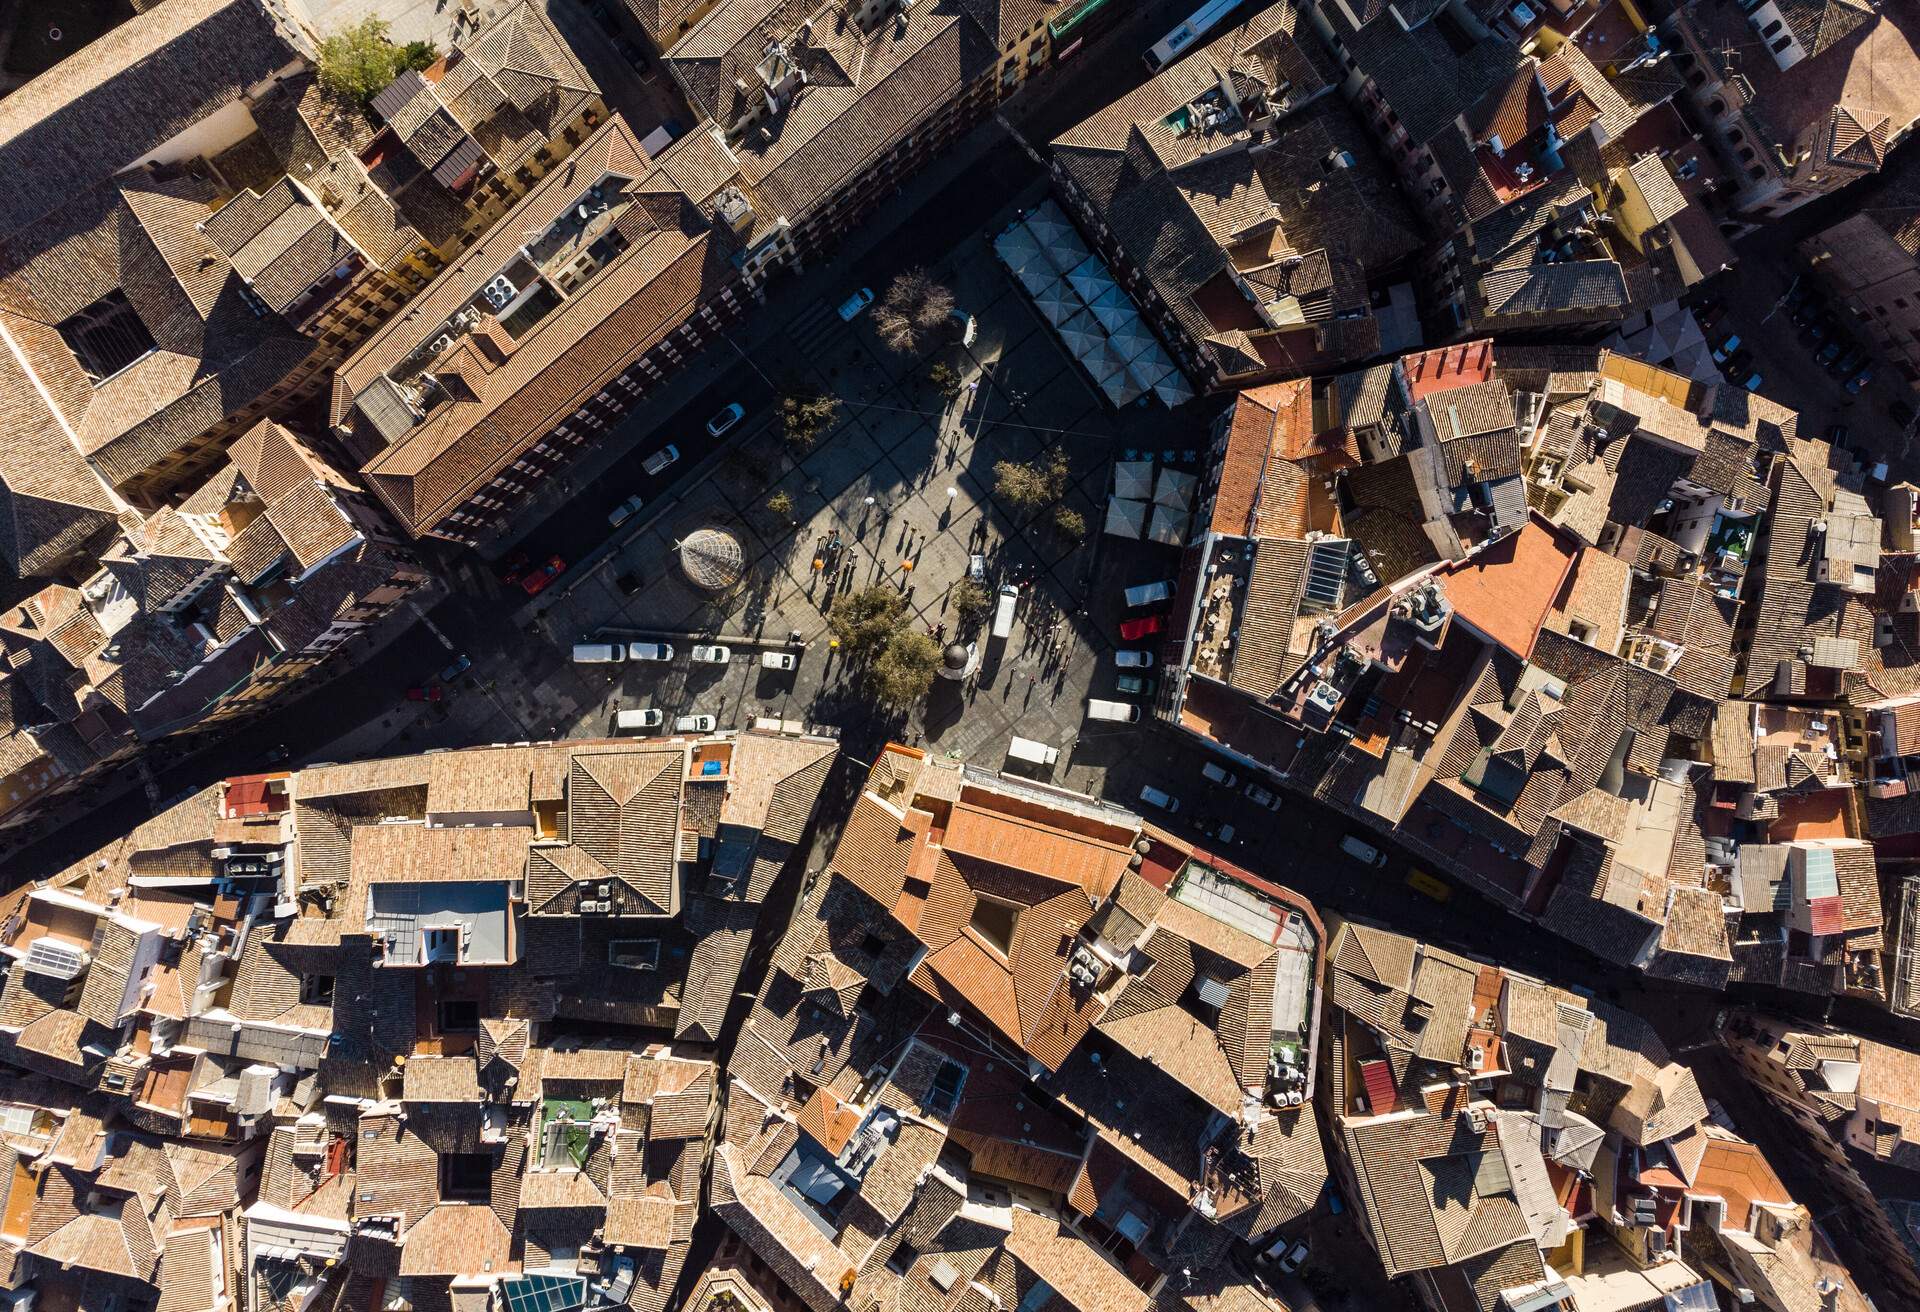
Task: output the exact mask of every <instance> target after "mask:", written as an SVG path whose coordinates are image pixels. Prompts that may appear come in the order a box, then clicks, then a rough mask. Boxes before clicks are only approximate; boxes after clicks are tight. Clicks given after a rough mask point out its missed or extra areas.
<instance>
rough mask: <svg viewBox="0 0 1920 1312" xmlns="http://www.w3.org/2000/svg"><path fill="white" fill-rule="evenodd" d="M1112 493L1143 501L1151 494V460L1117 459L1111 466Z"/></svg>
mask: <svg viewBox="0 0 1920 1312" xmlns="http://www.w3.org/2000/svg"><path fill="white" fill-rule="evenodd" d="M1113 494H1114V495H1115V496H1117V497H1134V498H1137V499H1138V500H1141V501H1145V500H1146V499H1147V498H1148V497H1150V496H1152V495H1153V461H1151V460H1118V461H1115V462H1114V466H1113Z"/></svg>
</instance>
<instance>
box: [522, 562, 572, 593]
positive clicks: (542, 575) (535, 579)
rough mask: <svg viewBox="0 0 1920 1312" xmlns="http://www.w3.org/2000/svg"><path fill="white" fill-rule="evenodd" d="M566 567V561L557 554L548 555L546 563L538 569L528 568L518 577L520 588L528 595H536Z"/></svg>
mask: <svg viewBox="0 0 1920 1312" xmlns="http://www.w3.org/2000/svg"><path fill="white" fill-rule="evenodd" d="M566 568H567V562H566V561H564V560H562V559H560V557H558V556H549V557H548V558H547V563H546V564H544V565H542V566H541V567H540V568H539V569H536V570H529V571H528V572H527V573H526V574H524V575H522V576H521V578H520V590H521V591H522V592H525V593H526V594H527V595H528V596H529V597H537V596H539V595H540V594H541V593H542V592H544V591H546V587H547V584H549V583H551V582H553V581H554V580H555V579H557V578H559V577H560V575H561V573H562V572H563V571H564V570H565V569H566Z"/></svg>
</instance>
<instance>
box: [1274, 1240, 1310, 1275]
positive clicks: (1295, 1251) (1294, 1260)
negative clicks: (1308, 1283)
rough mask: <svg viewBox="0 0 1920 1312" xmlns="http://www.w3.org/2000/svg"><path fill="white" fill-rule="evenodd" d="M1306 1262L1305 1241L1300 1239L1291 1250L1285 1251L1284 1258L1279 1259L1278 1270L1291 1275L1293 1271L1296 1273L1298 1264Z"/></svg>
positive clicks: (1298, 1267)
mask: <svg viewBox="0 0 1920 1312" xmlns="http://www.w3.org/2000/svg"><path fill="white" fill-rule="evenodd" d="M1306 1260H1307V1241H1306V1240H1304V1239H1302V1240H1301V1241H1300V1242H1299V1243H1297V1244H1295V1245H1294V1246H1293V1247H1292V1248H1289V1249H1288V1250H1287V1254H1286V1256H1285V1257H1283V1258H1281V1259H1280V1269H1281V1270H1282V1271H1284V1272H1286V1273H1287V1274H1288V1275H1292V1274H1293V1273H1294V1272H1295V1271H1298V1270H1299V1269H1300V1264H1301V1263H1303V1262H1305V1261H1306Z"/></svg>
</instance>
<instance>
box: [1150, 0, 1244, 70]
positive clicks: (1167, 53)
mask: <svg viewBox="0 0 1920 1312" xmlns="http://www.w3.org/2000/svg"><path fill="white" fill-rule="evenodd" d="M1239 7H1240V0H1207V3H1206V4H1204V5H1201V6H1200V7H1199V8H1198V9H1196V10H1194V11H1193V13H1192V14H1190V15H1188V17H1187V19H1186V21H1185V22H1183V23H1181V24H1180V26H1178V27H1176V28H1174V29H1173V31H1171V32H1169V33H1167V34H1166V36H1164V37H1162V38H1161V39H1160V41H1159V43H1158V44H1156V45H1155V46H1154V47H1153V48H1152V49H1151V50H1149V51H1147V53H1146V54H1144V55H1142V56H1141V58H1142V59H1144V60H1145V61H1146V65H1147V71H1148V72H1149V73H1158V72H1159V71H1160V70H1161V69H1163V68H1165V67H1166V66H1167V65H1168V64H1171V63H1172V62H1173V61H1174V60H1176V59H1178V58H1180V56H1182V55H1184V54H1186V53H1187V51H1188V50H1190V49H1192V48H1193V47H1194V46H1195V45H1198V44H1199V42H1200V39H1201V38H1202V37H1204V36H1206V34H1207V33H1209V32H1211V31H1212V30H1213V29H1214V28H1215V27H1217V26H1219V23H1220V20H1221V19H1223V18H1225V17H1226V16H1227V15H1228V14H1230V13H1232V12H1233V11H1234V10H1235V9H1237V8H1239Z"/></svg>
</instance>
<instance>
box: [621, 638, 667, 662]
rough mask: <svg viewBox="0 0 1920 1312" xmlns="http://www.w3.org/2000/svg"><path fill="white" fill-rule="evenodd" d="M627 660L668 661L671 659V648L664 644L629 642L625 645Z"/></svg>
mask: <svg viewBox="0 0 1920 1312" xmlns="http://www.w3.org/2000/svg"><path fill="white" fill-rule="evenodd" d="M627 659H628V660H630V661H670V660H672V659H673V647H672V645H671V644H669V643H665V642H630V643H628V644H627Z"/></svg>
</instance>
